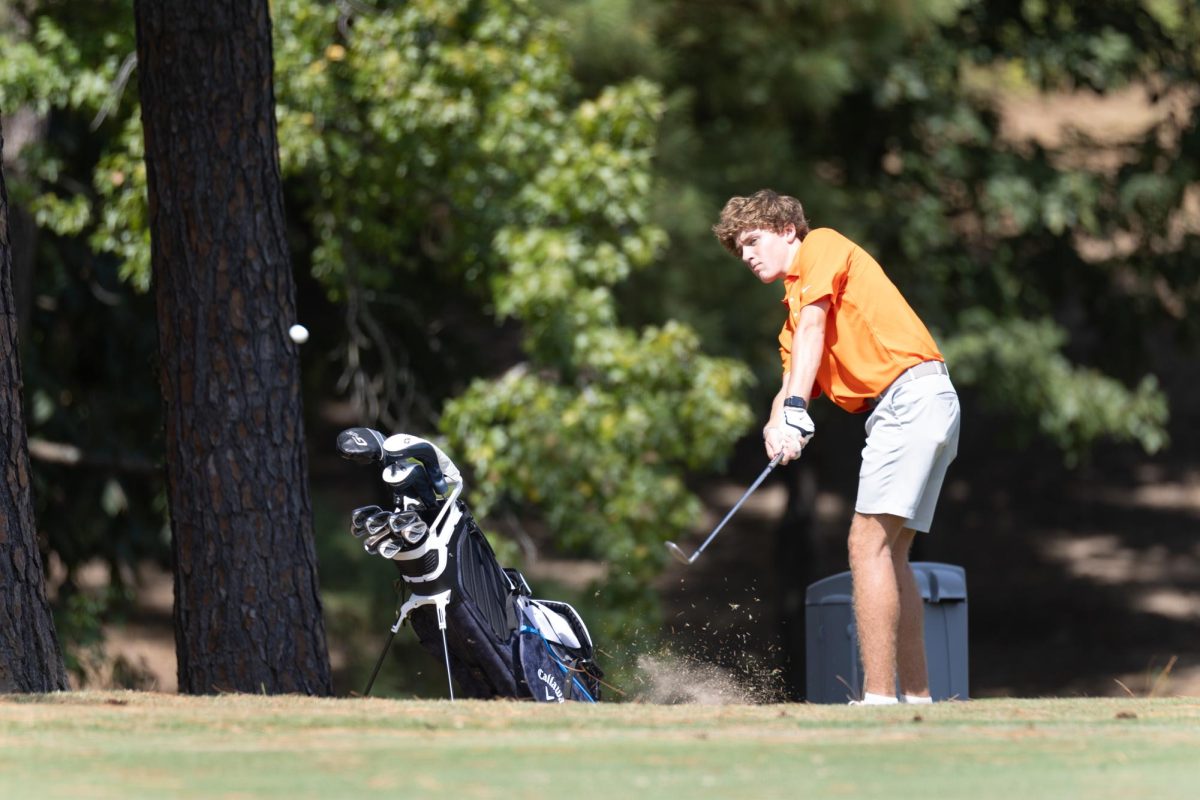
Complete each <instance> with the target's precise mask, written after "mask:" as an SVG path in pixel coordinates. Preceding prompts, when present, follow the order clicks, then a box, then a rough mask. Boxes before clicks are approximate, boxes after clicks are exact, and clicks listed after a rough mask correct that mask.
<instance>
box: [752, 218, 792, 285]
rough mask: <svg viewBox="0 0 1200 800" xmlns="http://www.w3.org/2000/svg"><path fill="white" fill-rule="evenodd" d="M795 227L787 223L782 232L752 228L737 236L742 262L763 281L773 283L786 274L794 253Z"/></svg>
mask: <svg viewBox="0 0 1200 800" xmlns="http://www.w3.org/2000/svg"><path fill="white" fill-rule="evenodd" d="M795 242H796V229H795V228H794V227H792V226H791V225H788V226H787V227H786V228H784V229H783V232H782V233H776V232H775V231H769V230H764V229H762V228H754V229H752V230H748V231H742V232H741V233H740V234H738V237H737V246H738V252H739V253H740V255H741V258H742V263H744V264H745V265H746V266H747V267H749V268H750V271H751V272H753V273H754V275H755V277H757V278H758V279H759V280H760V281H762V282H763V283H773V282H775V281H777V280H779V279H780V278H782V277H783V276H784V275H787V271H788V267H790V266H791V265H792V256H793V255H794V254H795V250H794V249H793V245H794V244H795Z"/></svg>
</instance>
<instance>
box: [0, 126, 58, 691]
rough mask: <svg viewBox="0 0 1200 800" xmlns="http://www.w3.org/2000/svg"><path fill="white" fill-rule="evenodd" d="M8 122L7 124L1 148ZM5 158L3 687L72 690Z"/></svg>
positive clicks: (0, 210)
mask: <svg viewBox="0 0 1200 800" xmlns="http://www.w3.org/2000/svg"><path fill="white" fill-rule="evenodd" d="M3 152H4V128H3V125H2V124H0V154H3ZM2 165H3V159H2V158H0V430H2V431H3V433H2V434H0V447H3V450H4V483H3V485H2V486H0V693H7V692H52V691H56V690H61V689H66V688H67V675H66V670H65V669H64V667H63V660H62V654H61V653H60V652H59V649H58V637H57V636H56V635H55V632H54V620H53V618H52V617H51V616H50V605H49V604H48V603H47V602H46V586H45V575H44V573H43V571H42V556H41V553H40V552H39V551H38V546H37V536H36V533H35V531H34V524H33V497H32V496H31V494H30V483H29V446H28V443H27V442H26V440H25V417H24V414H23V412H22V409H21V363H20V358H19V357H18V349H17V327H18V326H17V314H16V308H15V304H14V301H13V289H12V251H11V248H10V247H9V239H8V190H7V188H6V187H5V185H4V168H3V166H2Z"/></svg>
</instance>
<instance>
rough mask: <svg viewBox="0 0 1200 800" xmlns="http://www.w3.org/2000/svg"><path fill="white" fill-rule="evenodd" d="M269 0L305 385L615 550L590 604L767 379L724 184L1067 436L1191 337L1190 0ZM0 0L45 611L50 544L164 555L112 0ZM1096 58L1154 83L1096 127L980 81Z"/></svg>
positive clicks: (1001, 81) (127, 125)
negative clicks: (26, 246)
mask: <svg viewBox="0 0 1200 800" xmlns="http://www.w3.org/2000/svg"><path fill="white" fill-rule="evenodd" d="M272 13H273V17H274V21H275V48H276V95H277V99H278V108H277V116H278V120H279V134H280V143H281V159H282V168H283V171H284V177H285V181H286V192H287V196H286V205H287V210H288V213H289V219H290V224H291V235H292V241H293V250H294V262H295V263H296V264H297V265H298V268H299V269H302V270H303V271H304V273H305V275H306V277H305V279H304V280H305V281H306V283H305V284H304V285H305V286H307V295H306V297H307V299H305V297H302V300H301V312H302V315H304V319H303V321H304V322H305V323H306V324H309V326H310V327H311V328H312V329H313V338H312V340H311V342H310V344H309V345H307V350H306V362H305V369H306V392H307V394H308V397H307V398H306V400H307V401H306V406H307V407H309V408H312V409H320V408H333V407H336V406H337V404H339V403H341V404H342V407H348V408H350V409H351V411H350V413H349V414H343V416H342V417H341V419H343V420H345V421H347V422H350V421H353V422H355V423H367V424H376V425H378V426H379V427H381V428H384V429H387V430H389V431H394V430H408V431H410V432H414V433H423V434H432V433H433V432H434V431H437V432H438V433H439V434H440V436H442V437H444V438H443V441H444V444H445V445H446V447H447V450H448V452H449V453H450V454H451V457H452V458H454V459H455V460H456V461H457V462H458V463H459V464H460V465H461V466H464V467H467V468H468V470H469V475H470V484H469V491H470V495H469V499H470V501H471V502H472V504H473V506H474V508H475V510H476V512H477V514H478V515H479V516H480V517H481V519H483V520H484V521H485V527H488V528H489V529H490V530H491V531H492V532H493V533H498V532H504V533H507V534H511V535H513V536H515V537H517V539H519V540H522V541H528V540H534V541H536V542H537V543H538V544H539V545H540V546H541V547H543V548H546V549H548V550H549V551H550V552H556V553H558V554H562V555H568V556H571V557H576V558H589V559H596V560H599V561H602V562H604V563H605V564H606V565H607V570H606V572H605V573H604V578H603V579H602V583H601V585H599V586H597V588H596V591H597V592H599V593H600V597H599V598H598V599H597V598H595V597H594V596H593V599H592V600H591V601H589V602H596V603H597V604H598V605H597V611H598V612H599V611H603V617H604V625H603V626H602V628H603V634H604V636H605V637H621V636H628V635H629V631H630V630H631V626H633V625H634V624H635V620H641V621H643V622H645V621H647V620H651V619H653V607H654V597H655V595H654V593H653V591H652V590H651V589H650V588H649V587H650V585H651V579H652V578H653V577H654V576H655V575H656V574H657V573H658V571H659V570H660V569H661V567H662V557H663V549H662V547H661V542H662V541H663V540H664V539H667V538H672V537H674V536H677V535H679V534H680V533H682V532H685V531H687V530H688V529H690V528H691V526H692V525H693V524H694V521H695V519H696V516H697V512H698V508H699V506H698V502H697V498H696V496H695V494H694V492H693V491H692V490H691V489H689V481H690V480H692V479H693V478H695V477H696V476H698V475H704V474H710V473H712V472H713V471H714V470H717V469H719V468H720V466H721V465H722V464H723V463H724V459H725V458H727V457H728V455H729V453H730V451H731V447H732V445H733V443H734V442H735V440H737V439H738V438H739V437H740V436H742V435H743V434H745V433H746V432H747V431H748V430H750V429H752V428H753V427H754V426H753V424H752V420H753V419H754V417H755V415H756V414H757V412H758V410H760V408H761V405H762V403H763V402H764V398H765V397H766V396H767V395H769V393H771V392H773V391H774V387H775V385H777V381H778V373H777V370H778V365H777V360H776V359H775V357H774V353H773V349H772V348H771V347H770V343H771V342H772V341H773V338H774V333H775V330H776V328H777V326H778V319H777V317H778V315H777V313H776V301H777V298H776V297H775V296H774V294H773V293H771V292H764V291H763V290H762V288H761V287H758V286H756V285H754V282H753V281H750V280H747V276H746V275H745V274H744V272H743V271H741V270H740V269H739V266H738V265H737V264H736V263H735V262H732V261H730V260H729V258H728V256H727V255H726V254H725V253H724V252H723V251H722V250H721V249H720V248H719V247H718V246H716V244H715V243H714V242H713V240H712V237H711V234H710V233H709V232H708V226H709V225H711V223H712V221H713V218H714V217H715V215H716V213H717V211H718V210H719V208H720V206H721V204H722V203H723V201H724V200H725V199H726V198H727V197H728V196H729V195H731V194H735V193H738V194H746V193H749V192H752V191H754V190H756V189H758V188H761V187H763V186H771V187H773V188H776V189H777V190H780V191H785V192H788V193H791V194H794V195H796V196H798V197H800V198H801V199H802V200H803V201H804V203H805V206H806V209H807V210H808V212H809V215H810V218H811V219H812V220H813V222H814V224H816V225H829V226H832V227H836V228H838V229H840V230H842V231H843V232H845V233H846V234H848V235H850V236H851V237H852V238H855V239H856V240H858V241H860V242H861V243H862V244H863V245H864V246H865V247H867V248H868V249H869V250H871V251H872V252H873V253H875V254H876V255H877V256H878V257H879V259H880V261H881V263H883V264H884V265H885V268H886V269H887V270H888V271H889V273H890V274H891V275H892V276H893V278H894V279H895V280H896V282H897V283H898V284H899V285H900V286H901V287H902V288H903V290H904V291H905V293H906V294H907V295H908V296H909V298H910V300H911V301H912V302H913V304H914V305H915V306H916V307H917V308H918V309H919V310H920V313H921V314H922V315H923V316H924V317H925V318H926V319H927V320H928V321H929V322H930V323H931V325H932V327H934V329H935V333H936V335H937V336H938V339H939V342H941V343H942V345H943V349H944V351H945V353H946V355H947V357H948V359H949V360H950V362H951V364H952V365H953V369H954V376H955V380H956V383H958V384H959V385H960V386H962V387H964V388H966V389H967V390H968V391H970V392H971V393H972V396H973V397H974V398H977V399H978V401H979V403H978V405H979V406H980V407H982V408H984V409H985V413H986V414H987V415H988V416H987V417H986V419H987V420H988V421H989V422H988V424H991V423H995V427H996V430H997V431H999V432H1000V433H1001V435H1003V436H1006V437H1011V436H1016V437H1018V438H1023V439H1026V440H1028V439H1035V438H1037V439H1045V440H1049V441H1052V442H1053V443H1055V445H1056V446H1057V447H1058V448H1059V451H1060V453H1061V455H1062V457H1063V458H1064V459H1065V460H1067V461H1068V462H1069V463H1076V462H1078V461H1079V460H1080V459H1083V458H1085V457H1086V454H1087V452H1088V449H1089V448H1090V447H1091V446H1092V445H1093V444H1094V443H1095V442H1097V441H1099V440H1101V439H1113V440H1118V441H1128V442H1132V443H1134V444H1136V445H1137V446H1139V447H1141V448H1143V449H1144V450H1146V451H1149V452H1153V451H1157V450H1159V449H1161V448H1162V447H1163V446H1165V445H1166V444H1167V438H1166V427H1167V421H1168V413H1167V397H1166V395H1165V393H1164V392H1163V390H1162V387H1161V385H1160V383H1159V381H1158V380H1157V379H1156V378H1155V373H1156V372H1158V371H1160V370H1162V369H1164V366H1163V364H1162V363H1160V361H1159V359H1158V354H1159V353H1160V351H1161V350H1162V349H1163V348H1162V347H1161V346H1160V345H1161V343H1162V342H1164V341H1168V342H1170V343H1171V346H1172V348H1177V349H1178V351H1180V352H1184V353H1194V348H1195V345H1196V342H1197V340H1198V338H1200V329H1198V328H1197V324H1198V323H1197V319H1198V317H1197V315H1196V314H1194V313H1188V312H1189V310H1191V309H1194V308H1195V305H1196V301H1197V297H1198V295H1200V268H1198V267H1197V266H1196V265H1197V263H1200V261H1198V259H1197V255H1200V253H1198V252H1197V250H1198V246H1200V245H1198V241H1200V239H1198V237H1197V235H1196V233H1197V225H1196V222H1195V220H1194V215H1192V216H1189V212H1188V209H1189V208H1190V207H1191V206H1190V205H1189V204H1191V203H1195V202H1196V200H1195V197H1196V194H1195V192H1196V190H1195V189H1194V188H1193V184H1195V182H1196V180H1197V175H1196V170H1197V163H1198V160H1197V151H1198V149H1200V133H1198V131H1197V118H1198V117H1197V88H1196V87H1197V86H1198V85H1200V83H1198V80H1197V79H1198V77H1200V74H1198V73H1200V57H1197V55H1196V53H1197V52H1198V50H1197V48H1196V47H1195V45H1196V43H1197V40H1198V39H1200V12H1198V11H1197V9H1196V8H1195V6H1194V4H1192V3H1190V2H1188V0H1100V1H1099V2H1090V3H1082V2H1066V1H1065V0H1061V1H1059V0H1022V1H1021V2H1016V1H1015V0H924V1H923V2H916V3H914V2H901V0H848V2H842V3H838V4H833V5H830V4H825V3H816V2H811V1H810V0H750V2H745V3H737V4H722V3H703V4H696V3H684V2H679V1H678V0H651V1H650V2H641V3H636V4H635V3H633V2H632V0H543V2H541V3H537V4H535V3H533V2H530V1H529V0H451V1H449V2H432V1H431V0H414V2H408V3H386V2H353V3H350V2H343V3H321V2H315V1H313V0H278V1H277V2H275V3H273V5H272ZM0 14H2V15H3V16H5V17H6V18H7V21H8V22H10V23H11V24H8V25H5V26H4V28H3V30H4V31H5V33H4V34H2V35H0V36H2V39H3V41H2V42H0V44H2V46H3V48H4V53H5V58H4V59H3V61H2V62H0V106H2V107H3V108H4V109H5V110H6V111H8V110H9V109H14V110H15V109H23V110H24V112H25V113H26V114H28V115H29V118H30V119H32V120H34V122H32V123H30V126H29V128H30V130H31V134H30V136H29V137H27V143H26V144H25V146H24V148H23V149H22V150H21V152H20V153H6V157H9V158H12V159H13V162H12V167H11V168H10V169H9V170H8V173H7V174H8V175H9V180H10V192H11V195H12V203H13V205H14V207H17V206H20V207H22V208H23V209H25V211H26V212H27V213H28V214H30V215H32V217H33V218H34V219H35V220H36V223H37V236H36V249H35V264H36V266H35V267H34V269H33V271H32V273H31V274H30V275H29V276H27V277H28V278H29V279H30V280H32V281H33V282H34V286H35V288H34V291H33V293H32V297H33V298H34V300H32V301H31V303H30V305H29V308H28V309H27V313H28V315H29V318H30V320H31V321H30V330H31V335H30V336H29V337H27V341H28V345H27V351H28V355H27V356H26V358H25V364H26V365H27V367H26V375H27V384H28V389H27V394H28V397H29V403H30V414H29V428H30V436H31V437H32V438H33V439H34V440H36V441H42V442H45V443H47V444H53V443H65V444H70V445H72V446H75V447H77V448H79V453H81V454H83V457H82V459H77V460H76V461H74V462H72V461H71V460H70V459H65V460H64V459H62V458H57V459H46V458H43V459H41V460H38V461H35V477H36V479H37V485H36V487H37V491H36V498H37V503H38V509H37V510H38V519H39V523H40V526H41V529H42V531H43V532H44V533H45V535H46V547H47V549H48V550H49V551H50V553H53V554H54V556H55V558H56V559H57V560H58V561H59V562H61V563H62V564H64V565H65V567H66V568H67V583H66V584H65V590H64V591H63V592H62V593H61V594H60V596H59V600H58V603H59V607H60V610H64V611H65V610H69V609H75V611H81V609H82V610H84V611H86V608H84V606H85V604H86V603H87V602H92V601H90V600H87V601H85V599H84V598H83V597H82V596H81V595H78V594H76V593H72V592H71V591H70V587H71V579H72V576H73V574H74V573H73V571H72V570H73V569H74V568H76V567H78V566H79V565H81V564H84V563H86V562H87V561H89V560H90V559H93V558H96V557H100V558H103V559H105V560H107V561H109V562H111V563H113V564H115V565H130V564H134V563H136V562H138V561H139V560H140V559H143V558H146V557H148V556H154V557H159V558H162V557H164V556H163V555H162V554H163V552H164V549H163V537H164V535H165V534H164V531H165V526H164V524H163V514H164V511H163V503H162V500H161V487H160V486H159V483H158V478H157V477H156V475H155V473H154V472H153V470H150V469H147V467H148V466H149V465H152V464H153V463H154V462H155V461H157V460H158V459H159V457H160V456H159V453H160V451H161V446H162V445H161V434H160V428H161V424H160V423H159V422H158V419H159V411H158V408H157V394H156V392H155V389H154V386H153V382H152V381H153V379H152V377H151V376H152V374H153V370H152V369H151V365H150V359H151V358H152V352H153V350H152V348H153V344H152V342H153V340H152V335H153V334H152V332H151V328H150V326H151V325H152V319H153V317H152V310H151V309H150V308H149V303H148V301H147V298H146V296H145V294H144V292H145V290H146V288H147V285H148V281H149V269H148V264H149V261H148V253H149V249H148V238H147V237H148V234H147V231H146V219H145V200H144V198H145V170H144V167H143V166H142V162H141V158H142V153H141V149H140V148H141V131H140V122H139V114H138V109H137V107H136V96H135V94H136V93H134V92H130V91H127V90H126V89H127V83H128V80H129V76H130V73H131V70H133V69H136V65H135V64H134V63H132V60H131V54H132V53H133V50H134V48H133V32H132V11H131V4H130V3H129V2H125V0H102V1H101V2H96V3H90V4H87V5H86V6H85V7H83V8H80V7H79V6H78V5H77V4H73V3H67V2H61V1H60V0H27V1H26V2H9V3H7V4H5V5H4V6H3V11H2V12H0ZM1118 92H1128V93H1132V94H1134V95H1136V96H1137V97H1138V98H1139V100H1140V102H1141V103H1142V104H1143V105H1145V106H1146V107H1147V108H1149V109H1151V112H1152V113H1150V114H1149V115H1148V117H1147V120H1148V121H1147V122H1146V123H1145V124H1144V125H1142V126H1140V127H1138V128H1137V129H1136V130H1135V131H1134V132H1133V133H1128V134H1126V135H1124V136H1123V137H1122V138H1120V139H1119V140H1112V139H1106V140H1103V141H1098V140H1095V139H1094V138H1090V135H1089V134H1087V133H1085V132H1083V131H1082V130H1081V129H1076V130H1074V131H1068V132H1067V133H1066V135H1065V136H1063V137H1061V139H1060V140H1058V141H1056V142H1055V143H1053V144H1047V143H1046V142H1044V141H1041V140H1038V139H1037V138H1033V137H1026V136H1021V135H1019V134H1016V133H1014V132H1013V131H1012V130H1011V129H1010V127H1009V123H1008V117H1007V116H1006V114H1005V109H1006V103H1010V102H1013V101H1014V99H1016V100H1020V99H1022V98H1031V97H1036V96H1038V95H1039V94H1040V93H1058V94H1062V93H1068V94H1070V93H1075V94H1081V93H1082V94H1087V93H1100V94H1112V93H1118ZM764 342H765V343H766V344H765V345H764ZM824 412H825V410H824V409H820V410H819V413H824ZM821 422H822V420H821V418H820V416H819V417H818V423H819V424H820V423H821ZM327 427H328V423H327V424H326V425H325V428H327ZM309 429H310V430H315V431H320V430H323V429H324V428H323V427H322V426H321V425H320V424H310V425H309ZM325 445H326V443H324V442H321V441H314V442H313V444H312V449H313V452H314V453H320V452H322V451H323V450H325V449H326V447H325ZM50 452H52V453H61V452H62V451H56V450H53V449H52V448H51V450H50ZM35 455H36V452H35ZM317 488H318V490H319V488H320V487H317ZM343 510H344V509H343ZM330 513H332V512H330ZM335 524H340V523H330V526H331V530H330V532H329V533H328V534H326V535H329V536H332V535H335V534H334V532H333V530H332V527H333V525H335ZM499 538H503V537H498V540H499ZM506 552H507V554H508V555H515V553H516V549H515V548H508V550H507V551H506ZM121 574H122V571H121V570H117V575H121ZM124 574H126V575H127V576H128V574H129V573H128V570H126V571H125V573H124ZM115 591H116V592H117V593H118V595H119V594H120V593H121V592H123V591H127V590H125V589H122V588H121V585H120V583H119V582H118V584H117V589H116V590H115ZM593 594H594V593H593ZM72 598H78V599H72ZM332 608H333V609H334V610H333V611H332V612H331V613H337V612H336V609H337V604H333V606H332ZM76 618H77V620H78V624H77V625H75V626H74V628H75V630H76V631H77V633H76V636H77V637H79V636H82V635H83V634H84V632H85V631H83V630H81V629H83V628H87V627H88V625H90V624H92V623H91V622H90V621H92V620H94V618H95V617H94V615H89V614H88V613H78V614H76ZM92 627H93V628H94V625H93V626H92Z"/></svg>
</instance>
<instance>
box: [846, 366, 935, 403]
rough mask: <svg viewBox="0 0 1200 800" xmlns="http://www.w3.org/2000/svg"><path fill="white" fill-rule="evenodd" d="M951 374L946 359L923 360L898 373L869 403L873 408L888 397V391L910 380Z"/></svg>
mask: <svg viewBox="0 0 1200 800" xmlns="http://www.w3.org/2000/svg"><path fill="white" fill-rule="evenodd" d="M949 374H950V368H949V367H947V366H946V362H944V361H922V362H921V363H920V364H917V365H916V366H912V367H909V368H908V369H906V370H904V372H901V373H900V374H899V375H897V376H896V380H894V381H892V382H891V383H889V384H888V387H887V388H886V389H884V390H883V391H882V392H880V393H879V396H878V397H872V398H871V399H870V400H868V401H867V405H868V406H870V407H871V408H874V407H875V406H877V405H879V404H880V403H881V402H883V398H885V397H887V394H888V392H890V391H892V390H893V389H895V388H896V387H897V386H900V385H902V384H905V383H908V382H909V381H912V380H916V379H917V378H924V377H927V376H929V375H949Z"/></svg>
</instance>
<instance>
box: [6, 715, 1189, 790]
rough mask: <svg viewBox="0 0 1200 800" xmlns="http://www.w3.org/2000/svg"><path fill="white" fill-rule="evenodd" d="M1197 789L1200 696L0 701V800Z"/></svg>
mask: <svg viewBox="0 0 1200 800" xmlns="http://www.w3.org/2000/svg"><path fill="white" fill-rule="evenodd" d="M363 796H410V797H420V798H443V797H453V798H460V797H461V798H476V797H484V798H486V797H494V798H520V799H521V800H524V799H525V798H555V799H556V800H558V799H559V798H566V799H567V800H569V799H570V798H575V797H582V798H606V800H617V798H626V797H636V798H646V797H650V798H657V797H663V798H671V800H685V798H694V797H728V798H809V797H812V798H830V797H879V798H903V797H911V798H920V800H931V798H934V799H939V800H940V799H941V798H968V800H980V799H981V798H990V797H995V798H1004V800H1034V799H1035V798H1055V800H1061V798H1087V800H1098V799H1099V798H1120V800H1127V799H1128V798H1143V797H1144V798H1154V799H1155V800H1161V799H1163V798H1196V797H1200V699H1132V698H1131V699H1073V700H975V701H971V702H966V703H943V704H938V705H935V706H925V707H917V706H893V707H888V708H849V707H845V706H813V705H770V706H699V705H686V706H684V705H680V706H659V705H647V704H636V703H627V704H608V705H603V704H602V705H597V706H582V705H565V706H549V705H535V704H533V703H516V702H492V703H484V702H471V701H459V702H456V703H453V704H452V703H450V702H448V701H397V700H376V699H354V698H350V699H337V700H319V699H309V698H299V697H257V696H251V695H227V696H220V697H177V696H174V695H162V694H153V693H137V692H108V693H77V694H59V695H51V696H46V697H21V696H3V697H0V797H3V798H73V799H74V798H122V800H123V799H124V798H135V797H153V798H191V797H227V798H250V797H287V798H332V797H363Z"/></svg>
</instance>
